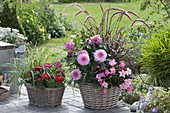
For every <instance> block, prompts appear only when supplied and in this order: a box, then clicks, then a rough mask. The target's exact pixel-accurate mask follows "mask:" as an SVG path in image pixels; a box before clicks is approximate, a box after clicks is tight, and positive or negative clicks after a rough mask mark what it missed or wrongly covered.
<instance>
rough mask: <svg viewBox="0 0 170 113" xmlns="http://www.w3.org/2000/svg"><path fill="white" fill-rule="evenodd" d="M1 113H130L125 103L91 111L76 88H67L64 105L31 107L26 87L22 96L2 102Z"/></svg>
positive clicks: (13, 96) (14, 95) (0, 104)
mask: <svg viewBox="0 0 170 113" xmlns="http://www.w3.org/2000/svg"><path fill="white" fill-rule="evenodd" d="M0 113H130V111H129V107H128V106H127V105H126V104H124V103H123V102H121V101H120V102H118V106H117V107H115V108H113V109H108V110H91V109H86V108H84V106H83V102H82V98H81V96H80V92H79V90H78V89H76V88H71V87H67V88H66V90H65V93H64V96H63V100H62V105H61V106H58V107H52V108H42V107H37V106H33V105H29V101H28V96H27V91H26V88H25V87H22V89H21V95H20V96H18V95H17V94H13V95H11V96H10V97H9V98H8V99H6V100H4V101H1V102H0Z"/></svg>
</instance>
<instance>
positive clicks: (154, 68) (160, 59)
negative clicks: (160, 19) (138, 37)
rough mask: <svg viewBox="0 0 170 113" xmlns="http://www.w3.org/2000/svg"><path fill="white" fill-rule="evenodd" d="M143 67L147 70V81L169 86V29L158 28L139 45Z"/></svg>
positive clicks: (156, 84)
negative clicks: (157, 30) (158, 29)
mask: <svg viewBox="0 0 170 113" xmlns="http://www.w3.org/2000/svg"><path fill="white" fill-rule="evenodd" d="M141 55H142V58H141V59H140V61H141V62H142V65H143V69H145V70H146V71H147V72H148V80H149V82H148V83H152V84H153V85H155V86H162V87H165V88H168V87H170V66H169V64H170V29H169V28H168V29H163V30H160V32H159V33H154V34H153V35H152V37H151V38H150V39H147V40H146V41H145V43H144V44H143V45H142V47H141Z"/></svg>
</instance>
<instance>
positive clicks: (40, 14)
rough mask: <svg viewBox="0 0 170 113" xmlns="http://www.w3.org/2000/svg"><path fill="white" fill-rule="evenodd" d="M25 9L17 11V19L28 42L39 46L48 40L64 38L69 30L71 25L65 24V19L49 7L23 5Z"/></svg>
mask: <svg viewBox="0 0 170 113" xmlns="http://www.w3.org/2000/svg"><path fill="white" fill-rule="evenodd" d="M24 5H25V7H22V8H20V9H19V13H18V15H19V19H20V21H21V22H22V25H23V28H24V30H25V33H26V36H27V37H28V42H31V43H33V45H35V44H41V43H43V42H45V41H46V40H48V39H49V38H51V37H52V38H55V37H56V38H60V37H63V36H65V32H66V30H71V24H69V23H67V22H66V18H65V17H64V16H63V15H62V14H60V15H56V12H55V11H54V10H53V9H52V8H51V6H50V5H45V7H44V6H41V5H40V6H37V5H34V4H24Z"/></svg>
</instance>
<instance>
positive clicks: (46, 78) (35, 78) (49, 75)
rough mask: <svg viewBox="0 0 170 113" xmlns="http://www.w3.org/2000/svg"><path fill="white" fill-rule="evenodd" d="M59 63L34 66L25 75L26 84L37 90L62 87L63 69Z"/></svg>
mask: <svg viewBox="0 0 170 113" xmlns="http://www.w3.org/2000/svg"><path fill="white" fill-rule="evenodd" d="M61 66H62V64H61V63H60V62H54V63H53V64H51V63H44V64H43V65H42V66H35V67H34V69H33V70H31V71H29V72H28V73H27V78H26V82H27V83H30V84H32V85H33V86H36V87H39V88H45V87H47V88H55V87H60V86H62V85H64V84H63V83H64V79H65V75H64V71H65V70H64V69H62V68H61Z"/></svg>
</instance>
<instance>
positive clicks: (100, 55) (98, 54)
mask: <svg viewBox="0 0 170 113" xmlns="http://www.w3.org/2000/svg"><path fill="white" fill-rule="evenodd" d="M93 56H94V60H95V61H96V62H97V61H99V62H104V61H105V60H106V57H107V53H106V51H105V50H103V49H99V50H96V51H95V52H94V55H93Z"/></svg>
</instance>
